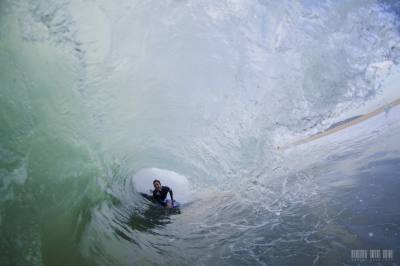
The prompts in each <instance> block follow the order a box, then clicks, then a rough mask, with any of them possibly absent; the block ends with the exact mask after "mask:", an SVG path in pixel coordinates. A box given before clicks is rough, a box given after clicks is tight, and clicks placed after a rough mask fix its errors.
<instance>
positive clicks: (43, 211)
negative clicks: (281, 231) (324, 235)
mask: <svg viewBox="0 0 400 266" xmlns="http://www.w3.org/2000/svg"><path fill="white" fill-rule="evenodd" d="M0 22H1V23H0V60H1V66H0V67H1V70H0V80H1V84H2V87H1V98H0V110H1V112H0V113H1V116H0V124H1V125H2V126H1V128H0V136H1V137H0V140H1V141H0V165H1V167H0V176H1V178H0V180H1V186H0V191H1V194H2V196H1V198H0V224H1V229H0V230H1V235H2V239H1V240H0V247H1V249H2V251H3V253H4V254H6V255H5V256H2V257H3V258H1V259H0V262H1V264H2V265H11V264H18V265H24V264H32V265H36V264H37V265H40V264H60V263H61V264H63V263H64V264H68V265H70V264H71V263H73V264H83V265H84V264H91V263H96V264H101V265H102V264H104V265H107V264H115V263H117V264H132V263H133V264H142V263H149V264H151V263H155V264H160V263H161V258H159V257H154V255H155V254H170V262H171V263H180V262H181V263H188V264H190V259H196V258H199V256H200V255H199V254H198V253H196V252H192V251H193V250H195V249H200V250H203V251H209V250H210V249H212V248H213V247H215V246H213V245H214V244H213V245H210V243H211V242H207V241H205V242H200V243H201V244H199V245H200V246H196V241H195V239H196V238H197V237H199V236H201V235H207V236H208V237H209V238H210V239H211V240H212V241H215V243H217V244H215V245H219V246H221V247H223V251H221V252H222V253H223V254H228V255H226V256H231V255H232V254H239V253H240V248H239V247H238V246H235V243H238V242H237V241H239V242H240V241H244V242H243V243H245V242H246V241H249V238H250V237H254V236H253V235H252V234H253V232H257V230H256V228H260V227H262V225H266V224H268V225H271V226H278V225H279V222H280V221H281V220H280V218H279V216H280V214H281V213H282V210H284V209H285V206H288V205H291V204H293V203H294V202H304V201H306V200H307V199H309V197H311V195H313V193H314V192H315V191H316V189H317V188H316V187H315V185H314V184H313V182H314V180H313V179H312V178H308V177H307V175H306V176H303V175H302V174H301V171H300V170H301V169H302V166H301V165H298V166H297V168H296V167H291V168H290V169H289V167H286V166H285V165H287V164H288V163H289V160H288V159H287V158H285V156H283V155H282V154H281V153H280V151H277V150H276V148H275V147H276V146H277V142H282V141H286V142H287V143H289V142H290V141H291V140H292V139H293V136H295V137H297V136H299V135H304V136H310V135H312V134H315V133H317V132H322V131H324V130H326V129H329V128H330V126H332V125H335V123H336V122H338V121H340V120H341V119H339V118H340V117H341V116H342V115H343V114H346V113H348V112H349V111H351V110H355V109H357V108H359V107H360V106H364V105H368V103H369V102H370V101H372V100H374V99H377V98H379V97H380V96H381V95H385V94H386V92H387V90H388V89H387V87H385V86H384V82H385V81H386V80H387V79H388V76H390V75H391V74H393V72H394V69H397V65H398V62H399V56H400V52H399V51H400V46H399V43H400V36H399V31H398V29H399V19H398V5H397V4H396V3H392V2H390V1H377V2H375V1H368V2H359V1H350V2H348V3H345V4H344V3H339V2H335V1H319V2H318V3H316V2H313V1H305V2H303V3H293V2H291V1H283V2H280V3H279V4H278V3H275V2H273V1H261V0H260V1H221V2H218V3H215V2H213V1H198V2H190V1H177V0H174V1H172V0H171V1H165V2H159V3H158V2H157V3H156V2H146V1H120V2H118V4H117V3H110V2H107V1H101V0H99V1H85V2H79V1H68V0H52V1H41V0H40V1H25V0H18V1H13V2H10V1H2V2H1V3H0ZM397 96H398V95H397ZM397 96H396V97H397ZM394 99H395V98H392V99H389V100H394ZM277 139H279V141H277ZM315 160H316V161H315V162H318V158H315ZM303 167H304V165H303ZM155 168H158V169H161V170H160V171H161V172H162V171H163V170H162V169H167V170H168V171H170V172H169V173H170V174H171V173H172V174H171V175H172V176H174V175H175V176H177V175H179V176H182V177H184V178H186V180H188V182H189V183H190V188H189V189H190V190H191V193H193V197H194V200H193V203H192V205H190V207H188V210H190V211H187V212H183V213H182V214H180V215H171V216H170V215H166V214H165V213H160V212H157V211H155V213H154V212H153V211H151V209H150V211H149V209H148V207H149V206H147V205H146V204H147V203H146V202H145V201H144V199H141V198H140V197H139V196H138V195H137V193H136V191H135V189H136V190H138V189H137V187H135V188H134V189H132V182H131V178H132V176H133V175H135V173H136V174H137V173H138V172H139V171H140V170H143V169H155ZM161 172H158V174H159V175H160V173H161ZM174 173H176V174H174ZM296 173H297V174H296ZM161 175H162V174H161ZM283 177H285V178H283ZM291 177H293V178H294V179H292V178H291ZM282 178H283V179H282ZM291 182H293V183H291ZM266 184H269V185H266ZM150 185H151V184H150ZM150 185H149V186H150ZM187 187H188V186H186V185H185V189H184V190H188V188H187ZM305 187H309V189H302V188H305ZM182 193H183V192H182ZM177 197H178V196H177ZM256 199H258V200H256ZM254 202H261V203H262V204H255V203H254ZM268 210H269V212H268ZM260 212H261V213H264V214H260ZM265 212H268V214H265ZM222 213H223V214H222ZM277 214H279V215H277ZM194 217H196V218H194ZM243 217H248V218H243ZM267 220H269V221H270V222H268V223H267V222H266V221H267ZM204 221H206V222H204ZM271 221H272V222H271ZM274 223H275V225H274ZM225 227H226V228H228V229H229V228H231V229H232V231H231V232H232V233H231V234H229V233H227V232H226V231H224V230H222V229H221V228H225ZM166 228H168V230H167V229H166ZM182 228H184V229H182ZM181 229H182V230H181ZM191 230H192V231H193V232H194V233H190V231H191ZM253 230H255V231H253ZM332 230H334V229H332ZM244 231H245V232H251V233H249V235H247V236H246V237H245V238H244V239H243V238H241V237H242V235H243V234H244V233H243V232H244ZM182 232H185V233H182ZM293 234H296V232H293ZM224 236H225V237H227V240H226V239H225V238H224ZM271 237H272V238H274V237H273V236H271ZM288 237H289V236H288ZM166 239H167V240H166ZM274 239H275V240H276V239H277V238H274ZM211 240H210V241H211ZM281 240H282V239H281ZM164 241H169V242H168V243H170V245H165V246H163V245H162V244H160V243H164ZM276 241H278V240H276ZM180 249H185V250H187V251H188V254H189V255H188V258H185V256H184V254H181V253H180V252H179V250H180ZM132 250H134V252H133V253H132ZM210 252H211V251H210ZM246 252H250V253H251V252H255V250H254V249H253V250H251V249H250V251H249V250H247V251H246ZM250 253H246V254H250ZM129 254H131V255H129ZM229 254H231V255H229ZM232 256H233V255H232ZM233 257H234V256H233ZM252 258H253V259H254V261H255V263H262V261H263V257H262V256H259V255H254V256H253V257H252ZM163 259H164V257H163ZM204 261H205V262H210V261H208V260H207V259H206V258H205V259H204ZM254 261H253V262H254ZM243 263H245V262H243Z"/></svg>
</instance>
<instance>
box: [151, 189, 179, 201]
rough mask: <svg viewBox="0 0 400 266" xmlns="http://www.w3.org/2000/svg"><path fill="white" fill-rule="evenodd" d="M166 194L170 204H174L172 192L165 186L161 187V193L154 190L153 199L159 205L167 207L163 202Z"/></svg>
mask: <svg viewBox="0 0 400 266" xmlns="http://www.w3.org/2000/svg"><path fill="white" fill-rule="evenodd" d="M168 192H169V194H170V195H171V202H174V197H173V194H172V190H171V189H170V188H169V187H166V186H162V187H161V191H158V190H156V189H155V190H153V198H154V199H155V200H156V201H157V202H158V203H160V204H161V205H163V206H167V204H166V203H165V202H164V200H165V199H166V198H167V195H168Z"/></svg>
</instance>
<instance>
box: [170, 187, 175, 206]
mask: <svg viewBox="0 0 400 266" xmlns="http://www.w3.org/2000/svg"><path fill="white" fill-rule="evenodd" d="M169 195H170V196H171V202H172V205H174V193H172V189H169Z"/></svg>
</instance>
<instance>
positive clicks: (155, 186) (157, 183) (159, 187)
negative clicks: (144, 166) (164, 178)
mask: <svg viewBox="0 0 400 266" xmlns="http://www.w3.org/2000/svg"><path fill="white" fill-rule="evenodd" d="M153 186H154V188H155V189H156V190H161V182H160V180H158V179H155V180H154V181H153Z"/></svg>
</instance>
